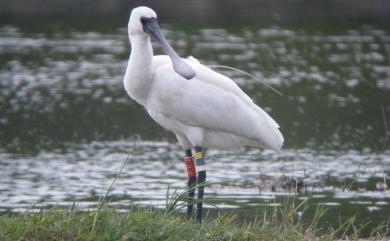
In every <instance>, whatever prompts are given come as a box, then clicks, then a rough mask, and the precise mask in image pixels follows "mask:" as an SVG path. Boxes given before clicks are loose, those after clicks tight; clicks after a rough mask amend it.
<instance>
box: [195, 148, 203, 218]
mask: <svg viewBox="0 0 390 241" xmlns="http://www.w3.org/2000/svg"><path fill="white" fill-rule="evenodd" d="M195 165H196V172H197V173H198V202H197V209H196V211H197V213H196V219H197V220H198V221H199V222H202V208H203V194H204V183H205V181H206V164H205V162H204V157H203V151H202V147H200V146H196V147H195Z"/></svg>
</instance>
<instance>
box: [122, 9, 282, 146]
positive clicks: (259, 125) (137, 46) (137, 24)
mask: <svg viewBox="0 0 390 241" xmlns="http://www.w3.org/2000/svg"><path fill="white" fill-rule="evenodd" d="M156 17H157V16H156V14H155V13H154V11H153V10H151V9H150V8H146V7H138V8H136V9H134V10H133V11H132V13H131V17H130V20H129V25H128V29H129V39H130V42H131V47H132V50H131V55H130V59H129V63H128V66H127V69H126V74H125V77H124V80H123V81H124V86H125V89H126V91H127V93H128V94H129V96H130V97H131V98H133V99H134V100H136V101H137V102H138V103H139V104H141V105H143V106H144V107H145V109H146V110H147V112H148V113H149V115H150V116H151V117H152V118H153V119H154V120H155V121H156V122H157V123H159V124H160V125H161V126H162V127H164V128H166V129H168V130H170V131H172V132H173V133H175V135H176V136H177V138H178V141H179V142H180V144H181V145H182V146H183V148H184V149H188V148H191V147H193V146H204V147H211V148H218V149H228V148H233V147H239V146H253V147H259V148H270V149H280V148H281V147H282V145H283V136H282V134H281V133H280V131H279V125H278V124H277V123H276V122H275V121H274V120H273V119H272V118H271V117H270V116H269V115H268V114H267V113H266V112H265V111H264V110H262V109H261V108H260V107H259V106H257V105H256V104H254V103H253V101H252V99H251V98H250V97H249V96H248V95H246V94H245V93H244V92H243V91H242V90H241V89H240V88H239V87H238V86H237V84H236V83H235V82H234V81H233V80H231V79H230V78H228V77H226V76H224V75H222V74H219V73H217V72H215V71H214V70H212V69H210V68H208V67H206V66H205V65H202V64H200V63H199V61H198V60H196V59H195V58H193V57H190V58H188V59H180V58H179V57H178V56H177V55H176V56H175V53H174V51H173V50H172V49H169V48H170V47H169V46H168V47H167V43H166V42H165V43H164V41H165V39H164V38H163V37H161V38H162V40H161V42H160V43H161V44H162V46H163V48H164V49H165V50H166V51H168V54H169V56H167V55H160V56H153V50H152V45H151V40H150V37H149V35H148V34H147V33H146V32H145V29H144V27H143V25H142V23H141V22H142V19H143V18H149V19H154V18H156ZM157 40H159V39H158V38H157ZM164 44H166V45H164ZM170 51H173V52H170ZM185 63H186V64H185ZM174 67H175V69H174ZM188 67H190V68H188ZM191 71H194V72H195V76H194V77H192V76H193V74H191V73H192V72H191ZM183 76H190V77H189V78H190V79H186V78H187V77H186V78H184V77H183Z"/></svg>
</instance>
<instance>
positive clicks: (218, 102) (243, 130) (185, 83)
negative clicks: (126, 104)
mask: <svg viewBox="0 0 390 241" xmlns="http://www.w3.org/2000/svg"><path fill="white" fill-rule="evenodd" d="M191 66H192V65H191ZM192 67H193V66H192ZM194 68H195V70H196V72H197V75H196V76H195V78H193V79H191V80H185V79H184V78H182V77H181V76H179V75H178V74H176V73H175V72H174V71H173V70H172V67H171V66H169V65H167V66H165V67H161V68H159V69H157V70H156V72H155V78H156V79H155V82H154V85H155V86H154V91H153V95H154V98H150V99H151V100H152V102H151V103H149V105H150V106H153V107H152V108H153V109H155V110H157V111H158V112H161V113H164V114H165V115H166V116H169V117H170V118H175V119H176V120H178V121H180V122H181V123H183V124H185V125H190V126H197V127H202V128H205V129H209V130H218V131H223V132H227V133H232V134H235V135H237V136H241V137H247V138H251V139H255V140H259V141H261V142H262V143H264V144H265V146H268V147H269V148H272V149H279V148H280V147H281V145H282V143H283V137H282V134H281V133H280V131H279V130H278V128H277V127H276V126H275V124H274V121H270V119H271V117H269V116H268V115H267V114H266V115H260V114H259V113H258V112H257V111H256V109H255V108H253V106H250V105H249V104H248V103H247V102H246V101H245V100H243V99H242V98H241V97H240V96H238V95H237V94H235V93H234V91H232V90H230V89H229V87H228V85H226V86H227V87H226V86H224V87H220V86H217V85H216V84H211V83H209V80H210V79H212V77H213V75H207V73H201V72H200V71H203V70H199V69H198V67H194ZM200 78H207V79H206V80H202V79H200ZM227 83H229V82H227ZM233 83H234V82H233ZM233 88H234V87H233ZM237 88H238V87H237ZM242 93H243V92H242ZM245 96H246V95H245ZM248 98H249V97H248ZM264 113H265V112H264ZM267 116H268V117H267ZM271 120H272V119H271Z"/></svg>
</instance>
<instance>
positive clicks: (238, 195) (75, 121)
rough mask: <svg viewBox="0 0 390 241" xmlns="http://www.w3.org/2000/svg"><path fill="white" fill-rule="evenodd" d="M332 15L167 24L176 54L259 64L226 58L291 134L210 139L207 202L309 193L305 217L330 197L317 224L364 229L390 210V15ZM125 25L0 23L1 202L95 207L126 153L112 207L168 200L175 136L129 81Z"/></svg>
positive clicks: (174, 177)
mask: <svg viewBox="0 0 390 241" xmlns="http://www.w3.org/2000/svg"><path fill="white" fill-rule="evenodd" d="M335 26H337V25H334V24H328V23H326V22H318V23H316V24H310V25H309V24H302V23H301V24H299V23H297V24H283V23H281V24H264V25H250V26H248V25H242V26H240V25H233V26H222V25H216V26H206V25H195V24H170V23H168V24H162V28H163V30H164V33H165V35H166V37H167V39H168V40H169V42H170V43H171V44H172V46H173V47H174V48H175V49H176V50H177V52H178V54H179V55H181V56H188V55H192V56H194V57H196V58H198V59H199V60H200V61H201V63H203V64H205V65H215V64H222V65H228V66H233V67H236V68H239V69H242V70H245V71H247V72H249V73H251V74H253V75H255V76H256V79H253V78H250V77H247V76H246V75H243V74H242V73H240V72H236V71H232V70H227V69H218V71H219V72H221V73H223V74H225V75H227V76H229V77H231V78H232V79H234V80H235V81H236V82H237V83H238V84H239V85H240V87H241V88H242V89H244V90H245V91H246V92H247V93H248V95H249V96H251V97H252V98H253V100H254V101H255V102H256V103H257V104H258V105H260V106H261V107H262V108H264V109H265V110H266V111H267V112H268V113H270V115H271V116H272V117H273V118H274V119H275V120H276V121H277V122H278V123H279V124H280V126H281V131H282V133H283V134H284V137H285V140H286V141H285V145H284V148H283V149H282V150H281V151H270V150H258V149H251V148H240V149H236V150H229V151H218V150H213V149H209V150H207V151H206V162H207V169H208V180H209V181H210V182H211V183H212V184H211V186H210V187H208V188H207V189H206V197H207V198H213V199H215V200H216V201H215V204H216V206H217V207H214V206H207V207H208V208H209V209H210V210H212V211H213V210H215V209H217V210H235V211H236V212H237V213H238V214H239V215H240V216H241V217H242V218H249V219H250V218H254V216H255V215H256V213H257V212H258V210H261V208H264V207H277V206H281V205H284V202H285V199H288V198H291V197H293V198H294V199H296V200H298V201H303V200H307V202H308V204H309V210H308V216H310V214H312V213H313V212H314V210H315V208H316V207H318V206H323V207H325V208H326V209H327V210H328V212H327V213H326V215H325V217H324V219H323V222H324V223H327V224H330V225H335V227H337V224H338V222H339V218H341V219H343V220H345V219H346V218H348V217H351V216H353V215H356V216H357V218H358V221H359V222H360V223H366V222H368V221H369V222H370V224H369V226H368V227H372V226H376V225H378V224H379V223H381V222H383V221H388V217H389V214H390V190H389V185H390V184H389V182H390V178H389V175H390V149H389V146H390V145H389V144H390V129H389V128H390V27H389V26H386V25H385V26H384V25H383V24H375V23H367V24H355V23H353V22H351V23H346V22H344V23H343V24H341V25H339V26H337V28H335ZM125 27H126V23H124V24H123V26H115V27H113V28H111V29H109V30H107V29H99V28H94V29H92V30H86V29H74V28H66V27H65V28H64V27H63V26H62V27H58V28H54V30H53V29H47V28H42V29H40V28H39V27H36V26H35V28H29V27H26V26H25V25H22V26H18V25H2V26H0V53H1V55H0V145H1V146H0V193H1V195H0V212H23V211H34V210H39V209H41V208H48V207H51V206H53V205H64V206H68V205H72V204H73V203H74V202H76V203H77V205H79V206H81V207H85V208H93V207H95V206H96V202H97V200H98V199H99V196H100V195H101V193H102V192H103V191H104V190H105V189H106V188H107V187H108V186H109V185H110V183H111V182H112V180H113V179H114V177H115V176H116V175H117V174H118V172H119V170H120V167H121V165H122V164H123V162H124V161H125V159H126V157H127V156H128V155H129V154H130V158H129V161H128V163H127V164H126V165H125V167H124V169H123V171H122V173H121V175H119V177H118V179H117V181H116V183H115V185H114V186H113V190H112V192H111V194H110V196H111V202H110V205H114V206H118V207H121V208H126V207H128V206H130V205H153V206H156V207H163V206H164V203H165V198H166V192H167V188H168V186H169V187H170V188H175V187H176V188H179V190H181V189H184V187H185V185H186V174H185V171H184V164H183V151H182V150H181V148H180V146H179V145H178V144H177V143H176V140H175V138H174V136H173V134H171V133H169V132H167V131H165V130H164V129H162V128H161V127H159V126H158V125H157V124H155V123H154V122H153V121H152V120H151V118H150V117H149V116H148V115H147V113H146V111H145V110H144V109H143V108H141V107H140V106H139V105H138V104H137V103H136V102H135V101H133V100H131V99H130V98H129V97H128V96H127V94H126V93H125V91H124V89H123V84H122V80H123V76H124V71H125V68H126V65H127V60H128V57H129V53H130V46H129V42H128V37H127V29H126V28H125ZM154 47H155V53H157V54H158V53H161V49H159V48H158V46H157V45H156V44H155V43H154ZM263 82H265V83H267V84H269V85H271V86H272V87H274V88H275V89H277V90H278V91H280V92H281V93H282V94H283V95H282V96H281V95H278V94H277V93H275V92H274V91H272V90H271V89H269V88H267V87H266V86H265V85H264V84H263ZM292 183H300V190H299V192H298V193H296V192H295V191H294V190H291V188H289V187H290V186H291V184H292ZM370 225H371V226H370ZM367 230H368V231H367V232H369V229H367Z"/></svg>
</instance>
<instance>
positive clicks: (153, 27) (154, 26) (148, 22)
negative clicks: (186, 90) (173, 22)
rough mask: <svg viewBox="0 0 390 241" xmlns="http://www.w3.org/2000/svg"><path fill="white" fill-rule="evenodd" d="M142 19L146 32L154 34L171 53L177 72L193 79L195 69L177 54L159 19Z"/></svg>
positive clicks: (169, 53)
mask: <svg viewBox="0 0 390 241" xmlns="http://www.w3.org/2000/svg"><path fill="white" fill-rule="evenodd" d="M140 21H141V24H142V28H143V30H144V32H145V33H147V34H149V35H150V36H152V37H153V38H154V39H155V40H156V41H157V42H158V43H159V44H160V45H161V47H162V48H163V49H164V51H165V52H166V53H167V54H168V55H169V57H170V58H171V61H172V65H173V69H174V70H175V71H176V73H178V74H179V75H181V76H183V77H184V78H186V79H192V78H193V77H194V76H195V75H196V73H195V71H194V70H193V69H192V68H191V67H190V66H189V65H188V64H187V63H186V62H184V61H183V60H182V59H181V58H180V57H179V56H178V55H177V54H176V52H175V50H173V48H172V47H171V46H170V45H169V43H168V41H167V40H166V39H165V37H164V35H163V34H162V32H161V30H160V26H159V25H158V22H157V19H156V18H147V17H141V19H140Z"/></svg>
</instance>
